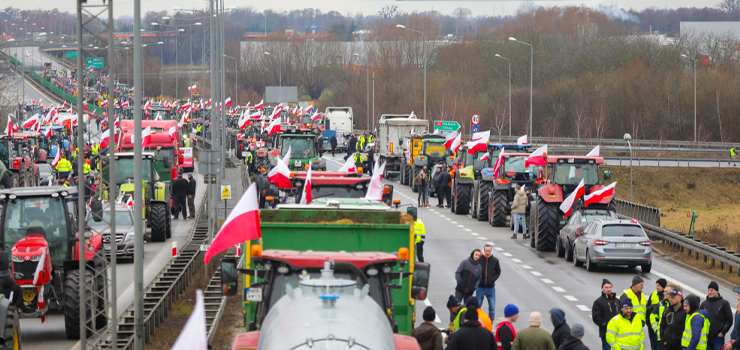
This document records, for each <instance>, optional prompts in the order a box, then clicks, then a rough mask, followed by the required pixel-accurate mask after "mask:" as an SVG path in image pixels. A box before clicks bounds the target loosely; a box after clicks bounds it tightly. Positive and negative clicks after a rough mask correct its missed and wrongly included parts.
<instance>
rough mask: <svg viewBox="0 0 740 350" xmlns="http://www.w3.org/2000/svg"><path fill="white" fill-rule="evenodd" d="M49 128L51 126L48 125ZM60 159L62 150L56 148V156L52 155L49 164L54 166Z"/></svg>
mask: <svg viewBox="0 0 740 350" xmlns="http://www.w3.org/2000/svg"><path fill="white" fill-rule="evenodd" d="M49 129H51V127H49ZM60 160H62V150H60V149H58V150H57V155H56V157H54V160H53V161H52V162H51V166H53V167H55V168H56V167H57V164H59V161H60Z"/></svg>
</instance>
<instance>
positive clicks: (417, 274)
mask: <svg viewBox="0 0 740 350" xmlns="http://www.w3.org/2000/svg"><path fill="white" fill-rule="evenodd" d="M427 288H429V264H427V263H423V262H417V263H415V264H414V275H413V277H412V281H411V297H412V298H414V299H415V300H424V299H426V298H427Z"/></svg>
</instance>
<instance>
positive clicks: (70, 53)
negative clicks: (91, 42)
mask: <svg viewBox="0 0 740 350" xmlns="http://www.w3.org/2000/svg"><path fill="white" fill-rule="evenodd" d="M67 58H77V51H67Z"/></svg>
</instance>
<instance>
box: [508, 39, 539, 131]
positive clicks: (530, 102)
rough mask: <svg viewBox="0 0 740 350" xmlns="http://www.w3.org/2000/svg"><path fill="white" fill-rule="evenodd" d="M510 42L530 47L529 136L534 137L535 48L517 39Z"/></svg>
mask: <svg viewBox="0 0 740 350" xmlns="http://www.w3.org/2000/svg"><path fill="white" fill-rule="evenodd" d="M509 40H510V41H513V42H515V43H519V44H522V45H527V46H529V134H530V135H532V137H534V130H533V129H532V88H533V86H534V85H533V84H532V82H533V81H534V79H533V76H534V74H533V73H534V47H532V45H530V44H527V43H525V42H523V41H519V40H516V38H509Z"/></svg>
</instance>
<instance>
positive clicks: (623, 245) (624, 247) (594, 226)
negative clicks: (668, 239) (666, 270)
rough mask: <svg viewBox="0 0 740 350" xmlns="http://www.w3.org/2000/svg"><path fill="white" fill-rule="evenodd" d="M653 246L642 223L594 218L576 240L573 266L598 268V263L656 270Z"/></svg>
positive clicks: (591, 269)
mask: <svg viewBox="0 0 740 350" xmlns="http://www.w3.org/2000/svg"><path fill="white" fill-rule="evenodd" d="M652 252H653V247H652V245H651V243H650V239H649V238H648V236H647V235H646V234H645V231H644V230H643V229H642V226H641V225H640V224H639V223H638V222H637V221H635V220H604V219H596V220H594V221H592V222H591V223H590V224H589V225H588V226H586V229H585V230H584V235H582V236H581V237H578V238H577V239H576V240H575V244H574V251H573V265H575V266H583V265H584V263H585V265H586V270H588V271H594V270H596V267H597V266H606V265H627V267H628V268H635V267H636V266H637V265H640V268H641V269H642V272H643V273H648V272H650V270H651V269H652V266H653V263H652Z"/></svg>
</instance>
